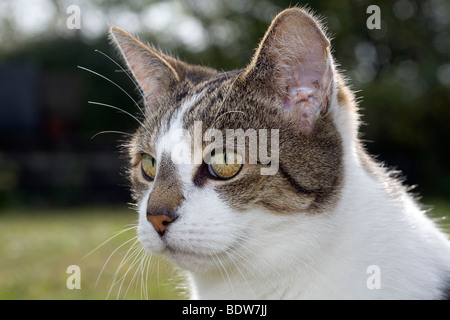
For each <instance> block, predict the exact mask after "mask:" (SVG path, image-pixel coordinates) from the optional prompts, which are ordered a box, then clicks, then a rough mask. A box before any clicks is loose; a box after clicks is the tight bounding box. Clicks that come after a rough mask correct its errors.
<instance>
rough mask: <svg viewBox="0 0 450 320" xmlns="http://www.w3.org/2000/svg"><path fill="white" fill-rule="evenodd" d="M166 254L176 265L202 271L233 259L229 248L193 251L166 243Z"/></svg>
mask: <svg viewBox="0 0 450 320" xmlns="http://www.w3.org/2000/svg"><path fill="white" fill-rule="evenodd" d="M164 254H165V255H166V256H167V257H168V258H169V259H170V260H171V261H172V262H173V263H175V264H176V265H178V266H180V267H182V268H183V269H186V270H190V271H194V272H199V271H200V272H202V271H205V270H210V269H213V268H217V267H219V266H222V267H223V265H225V264H226V261H231V259H232V257H231V255H230V253H229V252H228V250H223V251H215V250H212V249H211V250H210V252H193V251H191V250H182V249H179V248H174V247H172V246H170V245H166V248H165V250H164Z"/></svg>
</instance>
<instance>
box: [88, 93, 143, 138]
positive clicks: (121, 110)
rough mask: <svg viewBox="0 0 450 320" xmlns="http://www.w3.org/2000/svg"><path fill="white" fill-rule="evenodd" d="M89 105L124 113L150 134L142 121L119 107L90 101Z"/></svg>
mask: <svg viewBox="0 0 450 320" xmlns="http://www.w3.org/2000/svg"><path fill="white" fill-rule="evenodd" d="M88 103H89V104H94V105H98V106H103V107H108V108H111V109H115V110H118V111H120V112H123V113H125V114H126V115H128V116H130V117H131V118H133V119H134V120H136V121H137V122H138V123H139V124H140V125H141V127H143V128H144V129H145V131H147V133H148V134H150V132H149V131H148V129H147V128H146V127H145V125H144V124H143V123H142V121H141V120H139V119H138V118H137V117H135V116H134V115H132V114H131V113H129V112H128V111H126V110H123V109H122V108H119V107H116V106H113V105H110V104H107V103H101V102H96V101H88Z"/></svg>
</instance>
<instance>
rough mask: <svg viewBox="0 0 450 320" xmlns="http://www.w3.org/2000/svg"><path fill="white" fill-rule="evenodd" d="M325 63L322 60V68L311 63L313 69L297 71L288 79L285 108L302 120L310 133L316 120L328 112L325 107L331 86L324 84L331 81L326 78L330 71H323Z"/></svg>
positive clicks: (303, 125)
mask: <svg viewBox="0 0 450 320" xmlns="http://www.w3.org/2000/svg"><path fill="white" fill-rule="evenodd" d="M323 64H326V63H323V62H322V68H320V67H319V68H317V66H314V65H310V66H309V67H310V69H311V70H303V72H298V71H297V72H295V75H294V76H293V77H292V79H290V80H288V81H287V88H286V89H287V92H286V93H287V95H286V98H285V100H284V109H285V110H286V111H288V112H289V113H290V114H292V115H293V116H295V118H296V119H297V120H298V121H300V125H301V127H302V130H303V131H304V132H305V133H310V132H311V131H312V128H313V125H314V122H315V120H316V119H317V118H318V117H319V116H320V115H321V114H324V113H325V112H326V110H324V109H325V108H326V106H327V101H326V100H327V99H328V97H327V96H328V89H329V88H327V87H324V84H326V83H327V82H329V80H328V81H327V79H325V78H328V76H329V72H323V69H325V68H323ZM315 67H316V68H315ZM320 69H322V70H320ZM319 70H320V71H319Z"/></svg>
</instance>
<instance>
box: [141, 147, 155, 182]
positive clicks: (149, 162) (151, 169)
mask: <svg viewBox="0 0 450 320" xmlns="http://www.w3.org/2000/svg"><path fill="white" fill-rule="evenodd" d="M141 169H142V175H143V176H144V178H145V179H147V180H149V181H153V179H155V175H156V160H155V158H153V157H152V156H151V155H148V154H145V153H144V154H143V155H142V160H141Z"/></svg>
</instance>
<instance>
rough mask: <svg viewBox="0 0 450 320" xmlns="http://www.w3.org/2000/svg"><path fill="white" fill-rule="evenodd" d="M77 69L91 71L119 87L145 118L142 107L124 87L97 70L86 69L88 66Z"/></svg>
mask: <svg viewBox="0 0 450 320" xmlns="http://www.w3.org/2000/svg"><path fill="white" fill-rule="evenodd" d="M77 67H78V68H79V69H81V70H84V71H87V72H90V73H93V74H95V75H96V76H99V77H100V78H103V79H105V80H107V81H108V82H110V83H112V84H113V85H115V86H116V87H117V88H119V89H120V90H121V91H122V92H123V93H125V94H126V95H127V96H128V98H130V99H131V101H133V102H134V104H135V105H136V106H137V108H138V109H139V111H140V112H141V114H142V115H143V116H144V118H145V114H144V111H142V108H141V107H140V106H139V104H138V103H137V101H136V100H134V98H133V97H132V96H131V95H130V94H129V93H128V92H127V91H126V90H125V89H124V88H122V87H121V86H119V85H118V84H117V83H115V82H114V81H112V80H111V79H108V78H107V77H105V76H104V75H102V74H100V73H98V72H95V71H93V70H91V69H88V68H85V67H82V66H77Z"/></svg>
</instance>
